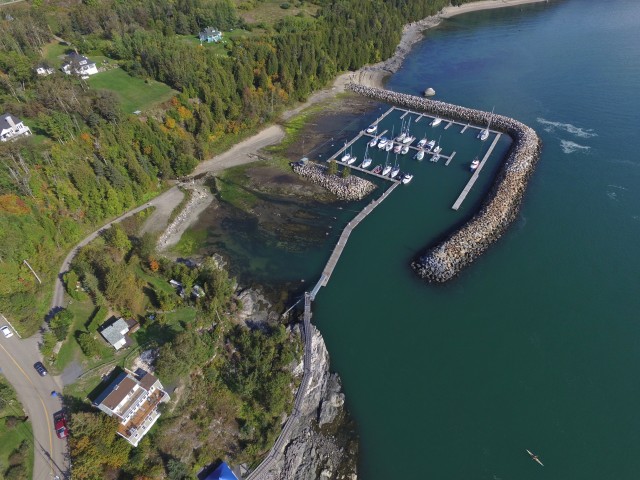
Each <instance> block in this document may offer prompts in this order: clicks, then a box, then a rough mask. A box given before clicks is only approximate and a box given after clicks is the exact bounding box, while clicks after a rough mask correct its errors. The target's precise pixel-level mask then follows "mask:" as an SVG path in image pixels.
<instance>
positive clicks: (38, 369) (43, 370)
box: [33, 362, 47, 377]
mask: <svg viewBox="0 0 640 480" xmlns="http://www.w3.org/2000/svg"><path fill="white" fill-rule="evenodd" d="M33 368H35V369H36V372H38V373H39V374H40V376H41V377H44V376H45V375H46V374H47V369H46V368H44V365H43V364H42V362H36V363H34V364H33Z"/></svg>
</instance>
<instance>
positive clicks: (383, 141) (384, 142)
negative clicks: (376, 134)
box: [378, 137, 389, 150]
mask: <svg viewBox="0 0 640 480" xmlns="http://www.w3.org/2000/svg"><path fill="white" fill-rule="evenodd" d="M388 142H389V140H388V139H387V137H382V138H381V139H380V140H378V148H379V149H380V150H382V149H383V148H384V147H385V146H386V145H387V143H388Z"/></svg>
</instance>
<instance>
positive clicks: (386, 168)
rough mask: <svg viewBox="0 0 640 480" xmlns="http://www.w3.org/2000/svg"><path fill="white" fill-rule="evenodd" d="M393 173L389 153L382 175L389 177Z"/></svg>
mask: <svg viewBox="0 0 640 480" xmlns="http://www.w3.org/2000/svg"><path fill="white" fill-rule="evenodd" d="M390 171H391V165H389V153H388V152H387V158H386V159H385V161H384V167H383V168H382V175H383V176H385V177H386V176H387V175H388V174H389V172H390Z"/></svg>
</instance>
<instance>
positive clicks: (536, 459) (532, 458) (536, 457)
mask: <svg viewBox="0 0 640 480" xmlns="http://www.w3.org/2000/svg"><path fill="white" fill-rule="evenodd" d="M527 453H528V454H529V456H530V457H531V460H533V461H534V462H536V463H538V464H539V465H540V466H541V467H544V463H542V462H541V461H540V459H539V458H538V456H537V455H534V454H533V453H531V452H530V451H529V450H527Z"/></svg>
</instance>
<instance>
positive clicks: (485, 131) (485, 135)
mask: <svg viewBox="0 0 640 480" xmlns="http://www.w3.org/2000/svg"><path fill="white" fill-rule="evenodd" d="M493 108H495V107H493ZM493 108H492V109H491V116H490V117H489V123H487V128H484V129H482V130H480V133H479V134H478V138H479V139H480V140H482V141H483V142H484V141H485V140H486V139H487V138H489V128H491V120H492V119H493Z"/></svg>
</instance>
